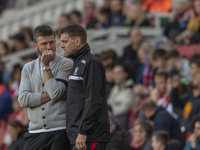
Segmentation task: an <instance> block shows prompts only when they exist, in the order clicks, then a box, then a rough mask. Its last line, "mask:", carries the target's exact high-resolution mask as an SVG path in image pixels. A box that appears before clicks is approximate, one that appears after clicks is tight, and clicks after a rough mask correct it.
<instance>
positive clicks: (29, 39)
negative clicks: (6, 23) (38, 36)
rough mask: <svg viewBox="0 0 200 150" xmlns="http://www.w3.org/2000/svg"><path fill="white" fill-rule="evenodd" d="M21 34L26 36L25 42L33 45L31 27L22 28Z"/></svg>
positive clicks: (29, 45) (30, 45)
mask: <svg viewBox="0 0 200 150" xmlns="http://www.w3.org/2000/svg"><path fill="white" fill-rule="evenodd" d="M20 32H21V34H22V35H23V36H24V39H25V43H26V45H27V46H28V47H33V31H32V29H31V28H30V27H23V28H21V31H20Z"/></svg>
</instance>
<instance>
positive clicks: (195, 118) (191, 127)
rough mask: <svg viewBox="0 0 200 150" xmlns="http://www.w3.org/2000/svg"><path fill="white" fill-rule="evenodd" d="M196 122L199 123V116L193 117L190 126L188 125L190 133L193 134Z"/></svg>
mask: <svg viewBox="0 0 200 150" xmlns="http://www.w3.org/2000/svg"><path fill="white" fill-rule="evenodd" d="M196 122H200V115H197V116H194V117H193V118H192V121H191V125H190V131H191V133H193V132H194V125H195V123H196Z"/></svg>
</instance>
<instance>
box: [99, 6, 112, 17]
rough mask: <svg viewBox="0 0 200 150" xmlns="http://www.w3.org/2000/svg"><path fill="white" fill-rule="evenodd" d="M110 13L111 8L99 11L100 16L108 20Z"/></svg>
mask: <svg viewBox="0 0 200 150" xmlns="http://www.w3.org/2000/svg"><path fill="white" fill-rule="evenodd" d="M109 13H110V9H109V8H101V9H100V10H99V14H101V15H104V16H106V17H107V18H108V15H109Z"/></svg>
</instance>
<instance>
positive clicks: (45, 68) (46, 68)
mask: <svg viewBox="0 0 200 150" xmlns="http://www.w3.org/2000/svg"><path fill="white" fill-rule="evenodd" d="M50 69H51V68H50V67H49V66H44V67H43V68H42V70H44V71H49V70H50Z"/></svg>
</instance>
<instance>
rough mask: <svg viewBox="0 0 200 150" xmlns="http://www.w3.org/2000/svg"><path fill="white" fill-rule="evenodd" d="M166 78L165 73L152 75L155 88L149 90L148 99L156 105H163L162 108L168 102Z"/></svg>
mask: <svg viewBox="0 0 200 150" xmlns="http://www.w3.org/2000/svg"><path fill="white" fill-rule="evenodd" d="M167 79H168V74H167V73H165V72H159V73H156V75H155V77H154V81H155V88H154V89H152V90H151V91H150V99H151V100H153V101H154V102H155V103H156V104H158V106H163V107H164V108H165V107H166V106H167V105H168V103H169V93H168V92H167Z"/></svg>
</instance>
